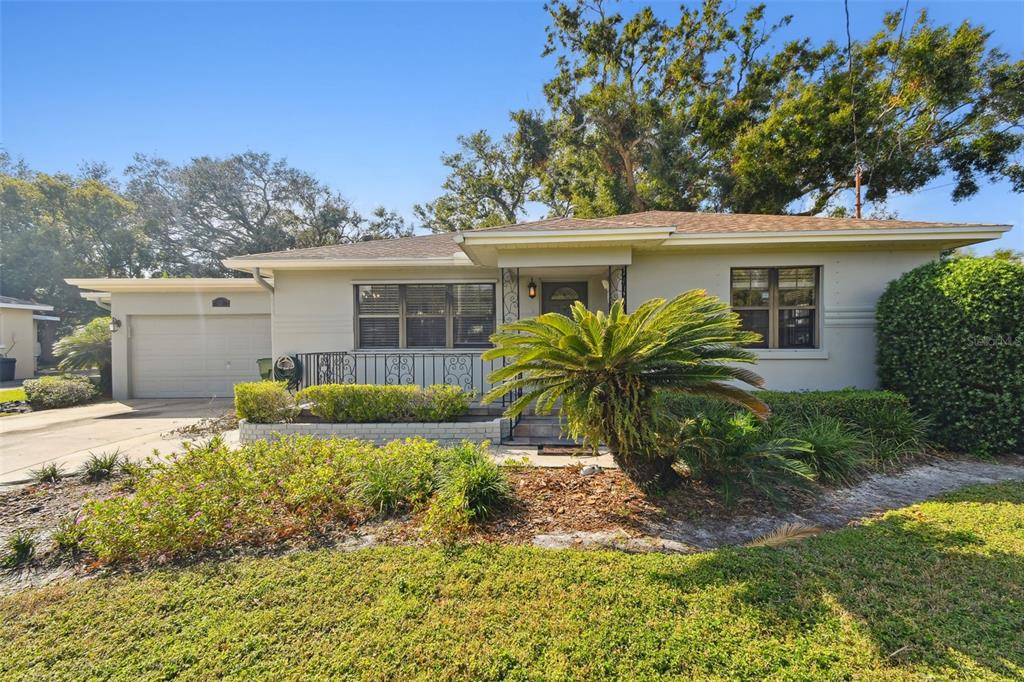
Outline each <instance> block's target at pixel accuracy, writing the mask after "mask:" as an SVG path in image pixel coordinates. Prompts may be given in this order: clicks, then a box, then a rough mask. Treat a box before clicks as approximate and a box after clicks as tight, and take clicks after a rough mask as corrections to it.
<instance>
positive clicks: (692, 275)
mask: <svg viewBox="0 0 1024 682" xmlns="http://www.w3.org/2000/svg"><path fill="white" fill-rule="evenodd" d="M938 255H939V251H938V250H937V249H920V248H911V249H891V248H879V247H859V248H855V249H843V250H813V249H801V250H793V249H787V250H782V249H778V248H775V249H766V248H757V247H743V248H742V249H739V248H737V249H733V250H718V251H708V250H704V251H700V252H696V251H693V250H687V249H683V248H679V249H676V250H667V249H663V250H658V251H635V252H634V253H633V257H632V264H631V265H630V266H629V268H628V273H627V301H628V304H629V308H630V309H633V308H635V307H636V306H637V305H639V303H641V302H643V301H645V300H648V299H650V298H654V297H659V296H660V297H666V298H667V297H671V296H673V295H675V294H677V293H679V292H682V291H687V290H689V289H698V288H699V289H706V290H707V291H708V293H711V294H714V295H716V296H719V297H720V298H722V299H723V300H726V301H728V300H729V278H730V269H731V268H734V267H744V266H788V265H817V266H821V286H822V292H821V302H822V310H821V311H820V316H821V347H820V348H819V349H813V350H759V351H757V352H758V353H759V355H760V356H761V360H760V362H759V364H758V365H757V367H756V371H757V372H759V373H760V374H761V375H762V376H764V378H765V380H766V387H767V388H772V389H778V390H798V389H837V388H843V387H847V386H856V387H861V388H871V387H874V386H876V385H877V379H876V376H875V335H874V309H875V303H876V301H877V300H878V297H879V296H880V295H881V293H882V291H883V290H884V289H885V286H886V285H887V284H888V283H889V282H890V281H892V280H893V279H895V278H896V277H899V275H901V274H902V273H904V272H906V271H908V270H910V269H912V268H914V267H917V266H918V265H921V264H923V263H925V262H928V261H929V260H932V259H934V258H937V257H938ZM537 272H542V271H537ZM547 275H548V276H547V279H549V280H558V281H570V280H575V281H578V280H584V279H585V280H587V281H588V283H589V297H590V305H591V307H592V308H595V309H602V310H603V309H607V292H606V291H605V290H604V287H603V286H602V283H601V280H602V277H601V276H598V275H590V276H586V277H583V276H575V277H574V276H572V272H571V270H566V271H564V272H563V271H557V272H554V271H551V272H548V273H547ZM534 279H535V280H536V282H537V284H538V285H540V284H541V282H542V281H543V280H544V279H545V277H541V276H534ZM529 280H530V274H528V272H527V271H526V270H524V271H523V273H522V275H521V277H520V297H519V306H520V314H521V316H522V317H530V316H534V315H537V314H539V313H540V303H541V297H540V295H539V294H538V296H537V298H535V299H530V298H529V297H528V296H527V294H526V287H527V284H528V282H529ZM377 282H379V283H386V282H390V283H416V282H494V283H495V284H496V285H497V297H496V298H497V301H496V303H497V311H496V314H497V316H498V320H499V322H500V321H501V304H502V301H501V281H500V272H499V270H498V269H497V268H484V267H480V268H402V269H396V268H392V269H383V268H382V269H373V270H367V269H360V270H350V271H343V270H307V271H287V270H282V271H278V272H276V273H275V295H274V301H273V320H272V336H273V350H274V356H275V357H276V356H278V355H283V354H288V353H300V352H314V351H332V350H352V349H354V348H355V347H356V344H355V338H354V314H355V311H354V302H355V295H354V289H353V286H354V285H355V284H359V283H377ZM538 288H539V287H538Z"/></svg>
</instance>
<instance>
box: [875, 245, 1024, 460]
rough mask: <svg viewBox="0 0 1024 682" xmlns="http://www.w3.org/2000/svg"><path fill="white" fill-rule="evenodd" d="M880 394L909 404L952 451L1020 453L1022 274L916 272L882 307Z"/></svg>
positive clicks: (1023, 414)
mask: <svg viewBox="0 0 1024 682" xmlns="http://www.w3.org/2000/svg"><path fill="white" fill-rule="evenodd" d="M877 316H878V371H879V377H880V380H881V382H882V385H883V386H884V387H886V388H889V389H892V390H895V391H899V392H901V393H904V394H906V395H907V397H908V398H909V399H910V402H911V404H912V405H913V406H914V408H915V409H917V410H918V411H919V412H921V413H922V414H924V415H926V416H928V417H930V418H931V420H932V424H933V434H934V436H935V438H936V439H937V440H938V441H939V442H940V443H942V444H943V445H945V446H946V447H948V448H950V449H953V450H960V451H971V452H976V453H979V454H995V453H1000V452H1024V264H1022V263H1018V262H1014V261H1010V260H1001V259H994V258H955V259H952V260H945V261H936V262H933V263H928V264H926V265H922V266H921V267H918V268H915V269H914V270H911V271H910V272H908V273H906V274H904V275H903V276H902V277H900V278H899V279H897V280H895V281H894V282H892V283H891V284H890V285H889V286H888V288H887V289H886V291H885V293H884V294H883V295H882V297H881V298H880V299H879V301H878V307H877Z"/></svg>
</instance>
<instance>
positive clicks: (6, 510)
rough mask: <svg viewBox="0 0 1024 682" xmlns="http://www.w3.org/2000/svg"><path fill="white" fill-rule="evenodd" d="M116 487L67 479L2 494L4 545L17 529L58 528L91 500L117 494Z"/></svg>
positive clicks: (0, 519) (1, 536) (0, 514)
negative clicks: (65, 519) (59, 524)
mask: <svg viewBox="0 0 1024 682" xmlns="http://www.w3.org/2000/svg"><path fill="white" fill-rule="evenodd" d="M114 484H115V481H114V480H106V481H100V482H97V483H88V482H86V481H83V480H82V479H80V478H65V479H62V480H61V481H59V482H57V483H40V484H36V485H26V486H18V487H16V488H12V489H10V490H6V491H2V492H0V542H2V541H3V540H4V539H6V538H7V537H9V536H10V535H11V534H12V533H14V532H15V531H17V530H21V529H26V530H37V529H53V528H56V526H57V523H58V522H59V521H60V520H61V519H63V518H65V517H67V516H75V515H76V514H78V512H80V511H81V510H82V506H83V505H84V504H85V502H86V500H87V499H104V498H107V497H111V496H112V495H114V494H115V491H114V490H113V488H114ZM0 490H2V489H0Z"/></svg>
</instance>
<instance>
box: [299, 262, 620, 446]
mask: <svg viewBox="0 0 1024 682" xmlns="http://www.w3.org/2000/svg"><path fill="white" fill-rule="evenodd" d="M626 270H627V266H626V265H624V264H623V265H620V264H617V265H579V266H529V267H503V268H499V270H498V276H499V280H498V282H497V288H496V291H495V293H496V298H497V300H496V301H495V308H496V309H495V317H494V321H493V323H492V324H491V325H490V326H491V328H492V330H496V329H497V328H498V327H500V325H502V324H508V323H510V322H515V321H517V320H520V319H526V318H530V317H535V316H537V315H540V314H542V313H546V312H558V313H561V314H569V308H570V307H571V306H572V304H573V303H574V302H576V301H577V300H579V301H582V302H583V303H584V304H585V305H587V307H588V308H590V309H591V310H603V311H607V310H608V309H609V308H610V307H611V304H612V303H613V302H614V301H617V300H619V299H622V300H623V301H624V302H625V301H626ZM484 350H485V349H484V348H480V349H412V348H395V349H390V348H388V349H354V350H340V351H319V352H301V353H297V354H296V357H297V358H298V360H299V362H300V365H301V371H300V373H299V385H300V386H301V387H303V388H305V387H307V386H314V385H317V384H326V383H341V384H371V385H387V386H397V385H412V386H420V387H423V388H426V387H427V386H431V385H433V384H448V385H452V386H458V387H460V388H462V389H464V390H466V391H472V392H473V393H474V394H475V396H476V400H475V402H474V404H473V408H472V411H473V412H474V413H476V414H500V413H501V412H503V411H504V409H505V408H506V407H507V406H508V404H509V402H510V401H511V400H512V398H511V397H506V398H504V399H503V400H502V401H501V402H500V403H497V404H494V405H482V404H481V403H480V402H479V398H480V397H481V396H482V395H483V394H485V393H486V392H487V391H489V390H490V389H491V388H492V386H493V384H492V383H491V382H490V381H489V380H488V377H489V376H490V374H491V373H492V372H494V371H495V370H497V369H499V368H500V367H502V366H503V365H504V361H503V360H501V359H499V360H484V359H483V358H482V357H481V356H482V354H483V352H484ZM520 424H521V422H520V420H518V419H517V420H515V421H514V422H513V423H512V424H511V428H510V430H509V432H508V434H507V436H506V437H504V438H503V440H504V441H505V442H508V441H510V440H516V439H518V440H520V441H522V442H525V443H529V444H532V445H538V444H539V445H544V444H564V443H565V441H564V440H562V439H561V438H560V433H559V428H558V425H557V417H550V418H546V417H536V416H532V415H531V416H528V417H527V421H526V422H525V423H522V424H521V425H520ZM517 428H518V429H519V430H521V431H522V433H517Z"/></svg>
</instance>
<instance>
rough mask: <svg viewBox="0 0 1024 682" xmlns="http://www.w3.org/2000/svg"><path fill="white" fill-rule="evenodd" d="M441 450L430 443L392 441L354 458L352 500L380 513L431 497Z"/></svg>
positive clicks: (350, 493) (351, 472)
mask: <svg viewBox="0 0 1024 682" xmlns="http://www.w3.org/2000/svg"><path fill="white" fill-rule="evenodd" d="M440 456H441V454H440V450H438V449H437V448H436V447H434V446H433V445H432V444H431V443H429V442H428V441H423V440H420V439H417V440H414V441H392V442H391V443H387V444H385V445H383V446H381V447H379V448H375V449H372V450H368V451H367V452H366V453H365V454H364V455H363V456H360V457H357V458H354V459H353V461H352V462H351V465H350V466H349V467H348V474H349V476H350V477H351V484H350V487H349V492H348V495H349V499H350V500H351V501H352V502H353V503H354V504H356V505H360V506H363V507H366V508H368V509H371V510H373V511H374V512H376V513H378V514H390V513H391V512H394V511H395V510H396V509H398V508H399V507H400V506H401V505H402V504H405V503H411V504H419V503H422V502H425V501H426V500H427V498H429V497H430V493H431V491H432V490H433V488H434V471H435V468H436V466H437V464H438V461H439V458H440Z"/></svg>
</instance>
